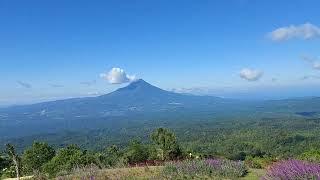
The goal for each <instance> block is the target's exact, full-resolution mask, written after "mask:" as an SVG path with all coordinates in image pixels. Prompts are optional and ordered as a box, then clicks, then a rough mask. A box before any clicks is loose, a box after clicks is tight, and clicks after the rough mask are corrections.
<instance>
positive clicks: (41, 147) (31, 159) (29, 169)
mask: <svg viewBox="0 0 320 180" xmlns="http://www.w3.org/2000/svg"><path fill="white" fill-rule="evenodd" d="M54 155H55V150H54V149H53V148H52V147H51V146H49V145H48V144H47V143H40V142H34V143H33V145H32V146H31V147H29V148H28V149H26V150H25V151H24V153H23V156H22V164H23V171H24V173H26V174H31V173H33V172H34V171H40V170H41V166H43V165H44V164H45V163H47V162H49V161H50V160H51V159H52V158H53V157H54Z"/></svg>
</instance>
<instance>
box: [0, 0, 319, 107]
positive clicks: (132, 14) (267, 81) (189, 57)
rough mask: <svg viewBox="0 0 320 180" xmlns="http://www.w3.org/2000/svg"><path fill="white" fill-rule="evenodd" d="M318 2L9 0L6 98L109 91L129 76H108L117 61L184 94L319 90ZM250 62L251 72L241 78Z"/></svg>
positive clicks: (1, 6)
mask: <svg viewBox="0 0 320 180" xmlns="http://www.w3.org/2000/svg"><path fill="white" fill-rule="evenodd" d="M319 7H320V2H319V1H318V0H308V1H303V0H296V1H289V0H287V1H286V0H284V1H275V0H274V1H273V0H270V1H255V0H252V1H250V0H226V1H204V0H200V1H193V0H192V1H191V0H190V1H189V0H181V1H172V0H170V1H169V0H168V1H167V0H161V1H160V0H154V1H150V0H128V1H125V0H122V1H116V0H115V1H111V0H109V1H90V2H89V1H82V0H77V1H71V0H56V1H43V0H37V1H35V0H29V1H22V0H3V1H0V25H1V26H0V80H1V89H0V104H19V103H29V102H37V101H43V100H49V99H61V98H67V97H78V96H87V95H92V94H103V93H107V92H110V91H112V90H114V89H116V88H119V87H121V86H124V85H126V83H127V82H129V80H127V81H125V82H126V83H123V84H121V83H118V84H111V83H109V82H110V79H108V72H109V71H110V70H111V69H112V68H115V67H118V68H121V69H122V70H123V71H125V73H126V74H127V75H136V77H137V78H143V79H145V80H146V81H148V82H150V83H151V84H154V85H157V86H159V87H161V88H164V89H175V90H176V91H181V92H184V91H187V92H193V91H194V90H195V89H197V93H199V94H201V93H208V94H213V95H218V96H225V97H239V98H242V97H245V98H259V97H261V98H286V97H289V96H290V97H294V96H316V95H320V93H318V92H317V91H316V89H317V88H319V85H318V84H319V81H320V78H318V75H319V77H320V72H319V68H317V67H315V66H316V63H317V62H318V59H319V56H320V51H319V49H320V33H319V31H318V30H319V27H320V19H319V17H320V12H319ZM290 26H291V27H290ZM279 28H284V29H282V30H283V31H285V32H284V33H285V34H281V32H280V31H276V30H279ZM272 32H274V33H278V34H279V33H280V37H278V39H275V37H273V38H272V37H271V33H272ZM310 33H311V35H310ZM274 35H275V34H274ZM244 69H247V70H248V71H245V72H247V73H245V77H247V76H252V77H253V78H251V80H250V78H249V79H246V78H243V77H244V76H242V77H241V76H240V73H241V71H243V70H244ZM101 73H104V74H105V76H104V78H102V77H101V76H100V75H101ZM248 73H249V74H248ZM255 75H260V76H259V77H258V78H254V77H255ZM108 80H109V82H108ZM317 93H318V94H317Z"/></svg>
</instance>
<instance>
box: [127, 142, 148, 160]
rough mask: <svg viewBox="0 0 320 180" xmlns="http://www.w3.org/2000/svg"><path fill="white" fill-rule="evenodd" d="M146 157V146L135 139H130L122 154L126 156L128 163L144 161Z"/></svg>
mask: <svg viewBox="0 0 320 180" xmlns="http://www.w3.org/2000/svg"><path fill="white" fill-rule="evenodd" d="M148 157H149V151H148V148H147V147H146V146H145V145H143V144H142V143H141V142H140V141H137V140H133V141H131V143H130V144H129V146H128V148H127V150H126V153H125V154H124V158H126V159H127V161H128V163H130V164H133V163H138V162H143V161H146V160H147V159H148Z"/></svg>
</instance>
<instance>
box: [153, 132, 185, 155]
mask: <svg viewBox="0 0 320 180" xmlns="http://www.w3.org/2000/svg"><path fill="white" fill-rule="evenodd" d="M151 139H152V141H153V142H154V143H155V144H156V145H157V146H158V147H159V148H158V152H159V153H158V154H159V157H160V159H162V160H166V159H171V160H172V159H175V158H177V157H178V156H179V155H181V150H180V147H179V144H178V142H177V138H176V135H175V134H174V133H173V132H171V131H170V130H169V129H165V128H158V129H156V130H155V131H154V132H153V133H152V134H151Z"/></svg>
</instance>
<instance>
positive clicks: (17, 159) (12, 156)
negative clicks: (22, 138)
mask: <svg viewBox="0 0 320 180" xmlns="http://www.w3.org/2000/svg"><path fill="white" fill-rule="evenodd" d="M6 152H7V154H8V156H9V157H10V159H11V160H12V162H13V164H14V166H15V169H16V175H17V180H20V157H19V155H18V154H17V153H16V150H15V148H14V147H13V145H12V144H7V145H6Z"/></svg>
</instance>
